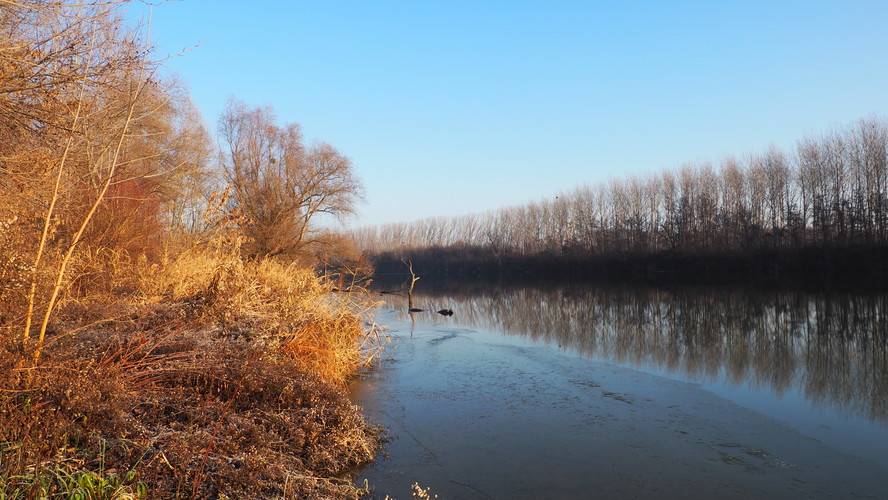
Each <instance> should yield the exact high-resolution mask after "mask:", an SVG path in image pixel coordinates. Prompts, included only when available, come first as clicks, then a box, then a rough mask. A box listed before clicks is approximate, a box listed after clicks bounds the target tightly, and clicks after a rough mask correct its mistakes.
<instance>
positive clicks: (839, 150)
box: [351, 117, 888, 260]
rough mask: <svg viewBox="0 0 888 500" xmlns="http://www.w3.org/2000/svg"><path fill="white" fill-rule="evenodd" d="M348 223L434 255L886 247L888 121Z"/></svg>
mask: <svg viewBox="0 0 888 500" xmlns="http://www.w3.org/2000/svg"><path fill="white" fill-rule="evenodd" d="M351 234H352V236H353V237H354V238H355V239H356V240H357V241H358V242H359V244H360V246H361V248H363V249H364V250H365V251H367V252H369V253H371V254H374V255H377V256H379V255H382V254H386V255H388V256H400V257H404V256H410V255H419V254H422V253H423V252H425V255H429V249H437V250H436V251H437V255H438V256H439V257H440V256H441V255H443V254H446V253H447V252H448V251H449V252H450V254H451V255H453V254H456V253H459V252H462V253H463V254H467V252H468V253H471V254H472V255H474V256H475V257H477V258H482V257H481V256H482V255H483V256H484V257H483V258H484V259H487V260H491V259H492V260H498V259H503V258H516V257H517V258H520V257H531V256H545V257H547V258H565V259H577V258H579V259H583V258H604V257H614V258H616V257H624V258H625V257H627V256H656V255H660V256H663V255H684V256H704V255H708V256H719V255H721V256H741V255H753V254H761V253H763V252H764V253H768V252H787V251H799V250H803V249H812V248H813V249H847V248H860V247H868V248H876V247H884V246H885V244H886V243H888V122H886V121H885V120H884V119H882V118H878V117H870V118H865V119H861V120H859V121H858V122H856V123H854V124H852V125H850V126H847V127H845V128H844V129H837V130H834V131H832V132H829V133H826V134H823V135H820V136H812V137H807V138H804V139H802V140H800V141H798V142H797V145H796V148H795V150H794V151H781V150H779V149H778V148H776V147H773V146H772V147H770V148H768V149H767V150H766V151H764V152H761V153H757V154H749V155H745V156H743V157H739V158H737V157H728V158H725V159H724V160H722V161H721V162H720V163H718V164H715V163H713V162H708V161H704V162H697V163H687V164H683V165H681V166H679V167H678V168H674V169H669V170H665V171H663V172H660V173H655V174H650V175H641V176H630V177H627V178H616V179H611V180H609V181H608V182H603V183H599V184H596V185H584V186H581V187H578V188H576V189H573V190H571V191H568V192H566V193H562V194H560V195H558V196H556V197H554V198H550V199H543V200H540V201H532V202H529V203H527V204H525V205H520V206H512V207H506V208H502V209H498V210H492V211H490V212H487V213H483V214H471V215H465V216H461V217H435V218H428V219H424V220H420V221H416V222H409V223H406V222H405V223H395V224H386V225H381V226H371V227H363V228H358V229H355V230H353V231H352V233H351ZM458 249H460V250H459V252H457V250H458ZM442 252H443V253H442ZM433 253H434V252H433ZM400 257H399V258H400ZM440 258H443V257H440Z"/></svg>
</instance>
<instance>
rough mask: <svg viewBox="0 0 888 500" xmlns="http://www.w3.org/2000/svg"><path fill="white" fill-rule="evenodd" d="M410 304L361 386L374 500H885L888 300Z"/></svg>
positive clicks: (700, 294)
mask: <svg viewBox="0 0 888 500" xmlns="http://www.w3.org/2000/svg"><path fill="white" fill-rule="evenodd" d="M420 284H422V285H424V287H422V286H420V285H418V286H417V290H416V294H415V295H416V296H415V299H414V301H415V303H416V305H418V306H419V307H422V308H424V309H426V310H428V312H423V313H416V314H413V315H409V314H407V313H406V312H405V309H406V300H405V299H404V298H403V297H398V296H391V295H388V296H383V298H385V299H386V300H387V303H386V304H385V306H384V307H383V308H382V309H381V310H380V311H381V312H380V315H379V318H378V320H379V321H380V322H381V323H383V324H387V325H389V327H390V329H389V332H390V334H391V335H392V337H393V339H394V341H393V349H392V350H391V351H390V355H389V357H388V358H387V359H386V360H385V361H383V362H382V363H381V364H380V366H379V367H378V369H376V370H374V371H373V372H370V373H368V374H367V376H366V377H365V378H364V379H363V380H361V381H360V382H359V383H357V384H356V386H355V392H354V397H355V399H356V402H357V403H358V404H361V405H362V406H364V407H365V410H366V412H367V414H368V415H369V416H370V417H371V418H372V419H374V420H376V421H377V422H379V423H381V424H383V425H385V426H387V427H388V428H390V431H391V442H390V443H389V444H388V446H387V448H386V451H385V455H384V456H382V457H380V458H379V459H378V460H377V461H376V462H375V463H374V464H373V465H372V466H370V467H369V468H368V469H367V470H366V471H364V474H363V476H362V478H366V479H367V480H368V481H369V482H370V484H371V485H374V486H375V487H376V495H377V497H378V498H384V496H385V495H386V494H388V495H392V496H394V497H396V498H409V497H410V494H409V487H410V485H411V484H412V483H413V482H419V483H420V484H421V485H423V486H428V487H431V488H432V491H433V492H434V493H437V494H439V495H440V496H441V497H442V498H590V497H595V498H626V497H636V498H637V497H650V498H671V497H674V498H711V497H713V496H716V495H717V496H719V497H728V498H749V497H777V496H779V497H787V498H807V497H812V496H813V497H828V496H834V497H842V498H853V497H863V498H867V497H868V498H886V495H888V494H886V493H885V492H888V452H886V448H888V447H886V446H885V443H888V410H886V407H888V389H886V387H888V369H886V367H888V355H886V352H888V349H886V338H888V335H886V321H888V320H886V316H885V313H886V311H888V309H886V307H888V298H886V297H885V296H884V295H879V294H858V295H849V294H837V293H824V292H820V293H805V292H787V291H761V290H749V289H725V288H708V289H699V288H678V289H672V290H664V289H654V288H639V287H614V286H609V287H595V286H582V285H560V286H550V287H545V288H543V287H501V286H491V285H477V286H466V285H460V286H456V287H449V288H442V289H435V288H434V287H433V286H432V285H430V284H427V283H422V282H420ZM445 307H446V308H451V309H453V310H454V312H455V314H454V316H453V317H444V316H441V315H437V314H435V313H434V311H435V310H437V309H440V308H445Z"/></svg>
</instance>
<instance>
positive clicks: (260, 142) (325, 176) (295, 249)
mask: <svg viewBox="0 0 888 500" xmlns="http://www.w3.org/2000/svg"><path fill="white" fill-rule="evenodd" d="M219 133H220V135H221V143H222V151H221V154H220V166H221V169H222V171H223V172H224V175H225V179H226V181H227V182H228V184H229V186H230V187H231V200H230V201H231V203H230V208H231V210H233V211H236V212H238V214H239V215H240V216H241V217H243V219H244V220H245V223H244V224H242V226H241V228H242V231H243V233H244V235H245V236H247V237H248V243H247V244H246V245H245V247H244V248H245V250H246V252H247V253H248V255H249V256H250V257H255V258H264V257H270V256H275V255H281V254H283V255H287V256H290V257H295V256H297V255H299V254H301V253H303V252H305V250H306V248H307V247H308V246H309V245H311V244H312V243H317V242H319V241H320V239H319V235H320V232H318V231H317V230H316V229H317V228H315V227H314V226H313V224H314V223H315V222H316V221H317V218H318V216H320V215H329V216H332V217H334V218H342V217H344V216H347V215H350V214H352V213H354V211H355V204H356V202H357V201H358V200H360V199H361V194H362V191H363V187H362V185H361V183H360V181H359V180H358V178H357V177H356V175H355V172H354V167H353V165H352V162H351V160H350V159H349V158H348V157H346V156H343V155H342V154H341V153H339V152H338V151H337V150H336V149H335V148H334V147H333V146H331V145H329V144H327V143H323V142H320V143H316V144H313V145H311V146H306V145H305V142H304V139H303V136H302V131H301V129H300V127H299V125H298V124H296V123H287V124H283V125H279V124H278V123H277V118H276V116H275V114H274V111H273V110H272V109H271V108H270V107H256V108H249V107H248V106H247V105H246V104H244V103H243V102H240V101H236V100H230V101H229V102H228V105H227V107H226V109H225V111H224V112H223V114H222V116H221V117H220V119H219Z"/></svg>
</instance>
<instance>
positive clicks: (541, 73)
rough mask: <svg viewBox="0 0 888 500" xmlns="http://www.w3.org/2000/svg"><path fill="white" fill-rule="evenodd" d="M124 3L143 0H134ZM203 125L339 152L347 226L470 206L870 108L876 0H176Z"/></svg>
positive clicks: (172, 31)
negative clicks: (233, 107) (351, 193)
mask: <svg viewBox="0 0 888 500" xmlns="http://www.w3.org/2000/svg"><path fill="white" fill-rule="evenodd" d="M134 9H135V10H136V11H142V10H144V8H143V7H134ZM151 30H152V35H153V38H154V39H155V40H156V42H157V43H158V44H159V45H160V54H161V55H164V54H168V53H176V52H178V51H180V50H182V49H185V48H188V47H191V46H193V45H195V44H198V43H199V44H200V45H199V46H198V47H197V48H195V49H194V50H191V51H189V52H188V53H186V54H185V55H182V56H180V57H176V58H174V59H173V60H171V61H170V62H169V63H168V66H169V67H170V68H171V69H172V70H174V71H175V72H176V73H177V74H178V75H179V76H180V78H181V79H182V80H184V81H185V82H186V83H187V84H188V86H189V88H190V90H191V93H192V95H193V97H194V99H195V101H196V102H197V105H198V106H199V107H200V109H201V110H202V111H203V113H204V116H205V117H206V119H207V122H208V124H210V125H211V126H212V125H215V122H216V119H217V116H218V114H219V112H220V111H221V109H222V108H223V106H224V105H225V101H226V100H227V98H228V97H229V96H234V97H236V98H238V99H241V100H243V101H246V102H247V103H248V104H250V105H266V104H269V105H272V106H273V107H274V108H275V110H276V112H277V115H278V117H279V119H280V120H281V122H297V123H299V124H301V125H302V127H303V132H304V133H305V135H306V137H307V139H308V140H309V141H311V140H313V139H319V140H324V141H327V142H329V143H331V144H332V145H333V146H335V147H336V148H337V149H338V150H339V151H340V152H341V153H343V154H345V155H347V156H349V157H350V158H351V159H352V161H353V162H354V164H355V166H356V171H357V173H358V175H359V176H360V177H361V179H362V180H363V182H364V185H365V186H366V200H367V203H366V204H363V205H361V206H360V207H359V211H360V216H359V217H358V218H356V219H353V220H352V221H351V225H353V226H358V225H366V224H380V223H386V222H397V221H410V220H415V219H419V218H422V217H428V216H437V215H462V214H466V213H473V212H484V211H487V210H489V209H494V208H499V207H502V206H507V205H515V204H521V203H524V202H527V201H531V200H535V199H540V198H543V197H551V196H554V195H557V194H558V193H559V192H562V191H568V190H571V189H572V188H574V187H576V186H578V185H581V184H583V183H590V184H595V183H597V182H600V181H605V180H607V179H608V178H611V177H622V176H624V175H628V174H633V173H644V172H657V171H660V170H663V169H664V168H672V167H676V166H678V165H679V164H680V163H682V162H686V161H696V160H706V159H709V160H714V161H719V160H720V159H722V158H723V157H724V156H726V155H729V154H733V155H737V156H740V155H743V154H745V153H750V152H758V151H762V150H765V149H766V148H767V147H768V146H769V145H771V144H774V145H776V146H777V147H779V148H781V149H784V150H790V149H792V148H794V145H795V141H796V140H797V139H799V138H801V137H803V136H806V135H812V134H815V135H816V134H820V133H823V132H826V131H828V130H829V129H831V128H833V127H836V126H839V127H844V126H846V125H848V124H849V123H851V122H853V121H855V120H857V119H859V118H863V117H867V116H870V115H873V114H876V115H878V116H882V117H884V116H886V114H888V2H886V1H883V0H873V1H854V0H842V1H818V0H805V1H778V0H770V1H749V0H747V1H721V0H712V1H698V2H679V1H657V2H654V1H631V2H628V1H521V0H513V1H483V0H482V1H446V2H444V1H420V0H416V1H399V2H394V1H384V0H380V1H365V0H362V1H352V2H343V1H263V0H252V1H244V0H236V1H228V0H185V1H177V2H167V3H162V4H161V5H159V6H157V7H154V8H153V17H152V25H151Z"/></svg>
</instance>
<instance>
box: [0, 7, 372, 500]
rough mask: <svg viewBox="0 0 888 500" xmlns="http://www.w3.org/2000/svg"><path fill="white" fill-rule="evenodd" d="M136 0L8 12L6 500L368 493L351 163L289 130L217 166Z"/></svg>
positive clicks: (0, 405) (261, 134) (1, 263)
mask: <svg viewBox="0 0 888 500" xmlns="http://www.w3.org/2000/svg"><path fill="white" fill-rule="evenodd" d="M125 4H126V2H78V3H71V4H67V3H64V2H55V1H49V0H17V1H10V0H0V498H313V497H317V498H321V497H323V498H326V497H331V496H333V497H356V496H358V495H359V493H360V492H359V490H357V489H356V488H355V487H354V486H353V485H352V484H351V482H350V481H349V477H348V473H349V471H351V470H352V469H353V468H354V467H355V466H357V465H358V464H360V463H363V462H366V461H369V460H370V459H372V457H373V455H374V453H375V448H376V443H377V439H376V430H375V429H374V428H373V427H371V426H369V425H368V424H367V423H366V422H365V421H364V419H363V417H362V416H361V415H360V413H359V411H358V409H357V408H356V407H355V406H353V405H352V404H351V403H350V402H349V401H348V399H347V397H346V396H345V394H344V391H343V388H344V386H345V384H346V382H347V380H348V379H349V377H350V376H352V375H353V374H355V372H356V371H357V370H358V369H359V368H360V367H361V366H363V365H365V364H367V363H369V362H370V361H371V360H372V359H373V357H374V356H375V355H376V353H377V352H378V348H379V346H380V345H381V342H380V338H379V337H378V335H377V332H376V330H375V328H374V327H373V326H372V325H368V324H367V323H366V321H365V320H366V318H367V316H368V315H367V310H368V308H369V307H370V305H371V303H370V301H369V299H368V296H367V295H366V294H364V293H363V292H362V291H361V289H360V288H359V287H354V286H351V287H349V288H348V290H347V292H343V291H342V290H341V289H342V288H343V287H342V286H341V282H342V281H343V280H342V279H338V280H332V279H329V278H325V277H318V276H317V275H316V274H315V273H314V272H312V270H311V269H310V267H309V266H311V265H313V264H315V263H316V261H317V256H322V257H323V258H324V259H325V260H327V261H329V260H331V259H330V257H331V252H334V250H335V251H339V252H340V254H337V255H333V257H343V255H342V252H345V253H346V255H344V257H346V258H347V257H350V255H348V248H347V245H346V244H343V243H342V242H341V241H336V240H334V239H333V238H332V237H330V236H327V235H324V234H323V232H320V231H318V230H317V229H316V227H315V225H313V224H311V222H312V220H313V217H314V215H315V214H319V213H323V214H330V215H333V216H340V215H343V214H347V213H349V212H351V211H352V203H353V201H355V200H357V199H358V198H359V196H360V184H359V182H358V181H357V180H356V179H355V178H354V176H353V173H352V168H351V163H350V161H349V160H348V159H347V158H345V157H343V156H342V155H340V154H339V153H338V152H336V150H335V149H333V148H332V147H331V146H329V145H326V144H322V145H319V146H314V147H311V148H305V147H303V146H302V143H301V136H299V135H298V134H296V133H295V132H296V131H298V129H297V128H295V126H287V127H284V129H286V130H288V131H290V132H291V133H290V134H289V135H288V136H287V141H284V142H283V143H282V142H281V139H280V138H281V134H282V133H283V132H282V130H283V129H281V128H279V127H277V125H275V124H274V123H273V115H271V114H270V113H265V114H263V115H262V116H263V117H264V118H265V120H264V121H262V122H261V123H260V125H261V127H258V126H257V127H252V128H250V125H249V124H245V123H240V128H239V130H240V131H242V132H244V136H243V138H244V139H243V140H241V139H238V138H237V137H235V136H231V135H230V134H229V135H228V136H226V137H227V138H228V142H227V144H228V147H229V149H228V150H227V152H226V153H223V154H216V152H215V151H214V147H213V143H212V140H211V138H210V137H209V134H208V132H207V130H206V127H205V126H204V124H203V123H202V121H201V119H200V115H199V113H198V111H197V110H196V109H195V108H194V106H193V105H192V104H191V102H190V100H189V98H188V95H187V92H186V91H185V89H183V88H182V86H181V85H180V84H179V83H178V82H176V81H175V79H173V78H170V77H168V76H164V74H163V73H162V71H161V69H162V61H160V60H157V59H156V58H155V57H154V52H153V50H152V47H151V45H150V44H149V43H148V42H147V41H146V40H145V37H144V34H143V33H144V30H143V29H142V27H140V26H133V25H131V24H129V23H128V22H125V21H124V19H125V14H126V10H125V8H126V7H125ZM232 109H234V108H232ZM234 111H237V113H240V114H237V113H235V112H234ZM234 111H231V110H230V112H229V113H228V115H226V117H225V118H224V119H225V120H228V121H227V123H232V120H235V118H236V117H237V116H253V115H252V114H251V111H250V110H249V109H247V108H246V107H245V106H244V105H239V106H238V107H237V108H236V110H234ZM257 112H258V111H257ZM254 114H255V113H254ZM248 136H249V139H250V140H251V141H254V142H251V143H249V144H248V143H247V142H244V141H246V138H247V137H248ZM266 143H268V144H273V145H275V144H277V145H281V144H283V145H284V146H285V147H284V146H281V147H282V148H283V149H274V148H272V149H271V150H268V151H266V150H262V149H261V148H260V149H256V148H254V147H253V146H254V145H255V144H266ZM242 145H244V146H245V148H244V149H242V148H241V147H240V146H242ZM269 151H270V152H269ZM279 153H280V154H283V156H279ZM219 158H222V160H218V159H219ZM220 161H221V163H220ZM280 163H283V164H284V165H285V166H286V169H284V170H283V171H282V170H280V169H276V165H279V164H280ZM245 165H249V167H247V166H245ZM250 169H252V170H250ZM225 172H227V175H226V174H225ZM240 173H244V175H243V176H241V177H238V175H240ZM319 178H323V179H324V180H325V182H326V184H325V183H323V182H317V179H319ZM281 180H284V181H286V182H285V183H283V184H282V185H280V186H279V184H280V183H279V181H281ZM226 184H228V185H231V186H232V187H231V188H230V189H226V187H225V186H226ZM269 186H279V187H280V188H281V189H284V188H285V189H286V191H280V192H276V193H270V192H269V191H268V190H267V188H268V187H269ZM266 195H267V196H266ZM293 197H298V199H299V200H300V201H301V204H289V205H285V206H281V205H282V200H285V199H290V198H293ZM271 209H274V210H271ZM260 229H261V231H260ZM334 246H335V248H334ZM333 260H335V259H333ZM346 260H347V259H346ZM340 278H342V277H340ZM334 287H336V288H334ZM334 290H336V291H334Z"/></svg>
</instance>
